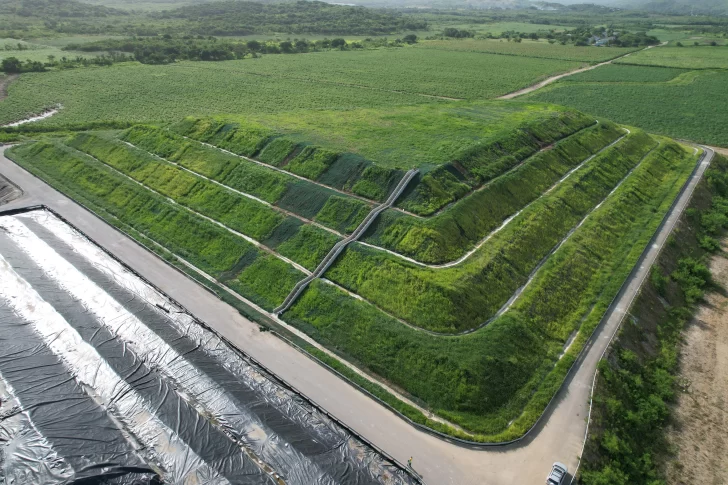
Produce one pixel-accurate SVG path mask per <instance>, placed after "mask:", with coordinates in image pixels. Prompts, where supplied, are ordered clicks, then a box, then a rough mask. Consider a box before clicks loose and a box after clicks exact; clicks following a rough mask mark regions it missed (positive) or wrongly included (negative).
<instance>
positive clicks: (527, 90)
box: [495, 42, 667, 99]
mask: <svg viewBox="0 0 728 485" xmlns="http://www.w3.org/2000/svg"><path fill="white" fill-rule="evenodd" d="M665 44H667V42H663V43H662V44H660V45H658V46H653V45H650V46H647V47H645V48H644V49H642V50H647V49H651V48H653V47H660V46H663V45H665ZM597 48H598V47H595V49H597ZM635 52H640V51H632V52H628V53H627V54H624V55H623V56H619V57H615V58H614V59H609V60H608V61H604V62H600V63H599V64H594V65H593V66H587V67H582V68H579V69H575V70H573V71H569V72H565V73H563V74H557V75H556V76H551V77H550V78H547V79H544V80H543V81H540V82H537V83H536V84H533V85H531V86H528V87H526V88H523V89H519V90H518V91H513V92H512V93H508V94H505V95H503V96H499V97H497V98H495V99H513V98H517V97H518V96H522V95H524V94H528V93H531V92H533V91H536V90H538V89H541V88H542V87H544V86H548V85H549V84H551V83H553V82H556V81H558V80H559V79H563V78H565V77H568V76H573V75H574V74H579V73H580V72H586V71H591V70H592V69H596V68H597V67H601V66H606V65H607V64H611V63H612V62H614V61H616V60H617V59H623V58H625V57H627V56H629V55H631V54H634V53H635Z"/></svg>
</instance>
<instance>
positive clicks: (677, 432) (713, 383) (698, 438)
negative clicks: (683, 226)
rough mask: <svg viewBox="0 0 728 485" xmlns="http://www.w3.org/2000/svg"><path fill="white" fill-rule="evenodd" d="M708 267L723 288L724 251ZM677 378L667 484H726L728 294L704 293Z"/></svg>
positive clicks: (727, 278)
mask: <svg viewBox="0 0 728 485" xmlns="http://www.w3.org/2000/svg"><path fill="white" fill-rule="evenodd" d="M723 250H724V251H727V250H728V238H727V239H725V240H724V241H723ZM710 269H711V273H712V275H713V279H714V281H715V282H716V283H717V284H718V285H719V286H721V287H722V288H726V287H728V255H726V254H721V255H716V256H714V257H713V258H712V260H711V263H710ZM678 379H679V381H678V382H679V383H680V387H681V388H682V389H683V392H682V393H681V394H680V395H679V397H678V399H677V402H676V404H675V405H674V407H673V410H672V411H673V416H674V419H673V424H672V425H671V426H670V428H668V430H667V435H668V440H669V443H670V446H671V448H672V449H673V450H674V451H675V456H674V457H673V459H672V460H671V461H670V462H668V463H667V465H666V470H665V472H666V475H667V483H671V484H675V485H678V484H690V483H705V484H710V485H719V484H728V466H726V464H728V438H727V437H726V434H727V432H728V293H726V292H724V291H718V292H712V293H710V294H709V295H707V296H706V298H705V303H704V304H702V305H701V306H700V308H699V309H698V312H697V313H696V315H695V317H694V318H693V320H692V321H691V322H690V323H689V324H688V326H687V327H686V329H685V331H684V332H683V345H682V348H681V350H680V373H679V375H678Z"/></svg>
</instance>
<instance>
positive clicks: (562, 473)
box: [546, 461, 569, 485]
mask: <svg viewBox="0 0 728 485" xmlns="http://www.w3.org/2000/svg"><path fill="white" fill-rule="evenodd" d="M568 471H569V470H568V468H566V465H564V464H563V463H559V462H558V461H557V462H556V463H554V466H552V467H551V473H549V476H548V477H546V485H562V484H563V483H565V481H566V473H567V472H568Z"/></svg>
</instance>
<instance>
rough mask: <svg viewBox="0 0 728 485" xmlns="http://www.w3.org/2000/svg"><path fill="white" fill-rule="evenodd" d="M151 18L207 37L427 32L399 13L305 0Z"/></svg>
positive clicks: (193, 9)
mask: <svg viewBox="0 0 728 485" xmlns="http://www.w3.org/2000/svg"><path fill="white" fill-rule="evenodd" d="M150 15H152V16H154V17H156V18H158V19H184V20H187V21H188V22H189V23H190V24H191V25H192V26H193V28H192V30H193V31H195V32H199V33H205V34H208V35H247V34H255V33H265V32H286V33H291V34H324V35H337V34H341V35H343V34H349V35H357V34H360V35H375V34H394V33H398V32H403V31H406V30H425V29H427V22H425V21H424V20H419V19H415V18H413V17H411V16H408V15H403V14H401V13H399V12H393V11H387V10H377V9H369V8H365V7H354V6H345V5H332V4H329V3H324V2H317V1H304V0H300V1H297V2H291V3H258V2H243V1H235V0H228V1H222V2H210V3H202V4H199V5H189V6H186V7H180V8H177V9H174V10H164V11H161V12H157V13H154V14H150Z"/></svg>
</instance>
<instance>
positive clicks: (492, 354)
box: [286, 145, 694, 441]
mask: <svg viewBox="0 0 728 485" xmlns="http://www.w3.org/2000/svg"><path fill="white" fill-rule="evenodd" d="M693 166H694V158H693V157H692V156H690V154H689V153H687V152H685V151H683V150H682V149H681V148H678V147H677V146H675V145H671V146H670V151H669V152H662V154H660V153H657V154H655V155H654V156H652V157H648V158H646V159H645V162H643V163H642V164H641V165H640V166H639V167H638V168H637V169H636V170H635V171H634V173H633V174H632V176H631V177H630V178H629V179H628V180H627V181H626V182H625V183H624V184H623V185H622V187H621V188H620V189H619V190H618V191H617V192H615V194H614V195H613V196H612V197H610V199H609V200H608V201H607V202H605V203H604V204H603V205H602V206H601V207H600V208H599V209H597V210H596V211H595V212H594V213H593V214H592V217H590V218H589V219H588V220H587V222H586V223H584V224H583V225H582V226H581V227H580V228H579V229H578V230H577V231H576V232H575V233H574V236H573V237H572V238H571V239H569V241H568V242H567V243H565V244H564V245H563V246H562V247H561V248H560V250H559V251H558V252H556V253H555V254H554V255H553V256H552V257H551V258H550V259H549V260H548V262H547V263H546V265H545V266H544V267H543V268H542V271H540V272H539V274H538V276H537V278H536V279H535V280H534V281H533V283H532V284H531V285H530V286H529V287H528V288H527V289H526V290H525V291H524V293H523V295H522V297H521V298H520V299H519V300H518V301H517V302H516V304H515V305H514V306H513V307H512V308H511V310H510V311H509V312H506V313H505V314H504V315H503V316H502V317H500V318H498V319H496V320H495V321H494V322H493V323H491V324H490V325H488V326H487V327H485V328H483V329H481V330H479V331H477V332H475V333H472V334H469V335H465V336H461V337H436V336H432V335H427V334H424V333H422V332H418V331H416V330H414V329H411V328H409V327H406V326H404V325H402V324H400V323H399V322H397V321H396V320H393V319H392V318H390V317H387V316H386V315H384V314H382V313H381V312H379V311H377V310H376V308H374V307H373V306H371V305H369V304H367V303H366V302H362V301H359V300H355V299H353V298H351V297H349V296H348V295H346V294H344V293H342V292H340V291H338V290H337V289H336V288H333V287H331V286H329V285H326V284H324V283H318V282H316V283H314V284H313V285H312V287H311V288H310V289H309V290H307V292H306V293H305V294H304V295H303V297H302V298H301V300H299V302H298V303H297V304H296V305H294V307H293V308H292V310H291V312H290V314H288V315H287V316H286V319H287V320H288V321H289V322H291V323H292V324H294V325H296V326H297V327H299V328H301V329H302V330H304V331H305V332H307V333H308V334H309V335H312V336H314V338H316V339H317V340H318V341H320V342H323V343H324V344H325V345H327V346H328V347H329V348H332V349H334V350H336V351H337V352H340V353H341V354H342V355H344V356H345V357H346V358H348V359H350V360H352V361H354V362H357V363H358V364H359V365H361V366H362V367H363V368H365V369H367V370H369V371H371V372H373V373H375V374H378V375H381V376H382V377H384V378H385V379H386V380H387V382H389V383H392V384H394V385H395V386H398V387H400V388H402V389H404V390H406V391H408V392H409V393H411V394H412V395H414V396H415V397H416V398H418V399H420V400H422V401H423V402H425V403H426V404H427V405H428V406H430V407H431V408H432V409H433V410H434V411H435V412H437V413H438V414H440V415H441V416H445V417H447V418H448V419H450V420H451V421H454V422H456V423H458V424H459V425H461V426H463V427H465V428H466V429H468V430H470V431H472V432H475V433H476V436H469V437H468V436H466V437H468V438H469V439H474V440H483V441H500V440H506V439H512V438H515V437H518V436H520V435H521V434H522V433H523V432H524V431H525V430H527V429H528V428H529V427H530V426H531V425H532V424H533V423H534V422H535V419H537V417H538V416H539V415H540V413H541V412H542V410H543V408H544V406H545V405H546V403H547V402H548V400H549V399H550V398H551V396H552V395H553V393H554V392H555V390H556V389H557V388H558V386H559V385H560V383H561V381H562V379H563V377H564V375H565V373H566V371H567V370H568V368H569V367H570V366H571V364H572V363H573V361H574V359H575V358H576V356H577V354H578V352H579V351H580V350H581V349H582V347H583V345H584V343H585V341H586V339H587V337H588V335H589V334H590V333H591V331H592V330H593V329H594V328H595V327H596V325H597V324H598V322H599V321H600V319H601V316H602V315H603V312H604V311H605V310H606V308H607V306H608V305H609V303H610V301H611V300H612V298H613V297H614V295H615V294H616V293H617V291H618V289H619V287H620V285H621V283H622V281H623V280H624V279H625V278H626V276H627V274H628V273H629V272H630V271H631V269H632V266H633V264H634V262H635V261H636V259H637V258H638V256H639V254H640V253H641V251H642V248H643V247H644V245H645V244H646V243H647V241H648V240H649V238H650V237H651V235H652V234H653V232H654V229H655V228H656V227H657V225H658V224H659V222H660V219H661V215H662V214H663V213H664V212H665V210H666V209H667V208H668V207H669V205H670V204H671V202H672V200H673V198H674V196H675V195H676V193H677V192H678V191H679V188H680V187H681V185H682V182H683V181H684V180H685V178H686V177H687V174H688V173H689V172H690V171H691V170H692V167H693ZM424 311H425V310H423V312H424ZM577 329H578V330H579V334H578V336H577V337H576V339H575V341H574V343H573V344H572V345H571V347H570V348H569V350H568V351H567V352H566V353H565V354H564V356H563V357H561V358H559V354H560V353H561V352H562V350H563V345H564V342H565V341H566V340H567V338H568V336H569V335H570V334H571V333H572V332H573V331H575V330H577ZM511 420H514V421H513V422H512V424H511V425H510V426H509V425H508V423H509V422H510V421H511ZM427 424H428V425H430V426H432V427H434V428H438V427H439V428H441V426H439V425H438V424H437V423H432V422H429V423H427ZM448 431H449V432H451V433H455V434H457V433H456V432H454V431H453V430H448ZM461 436H462V435H461Z"/></svg>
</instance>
